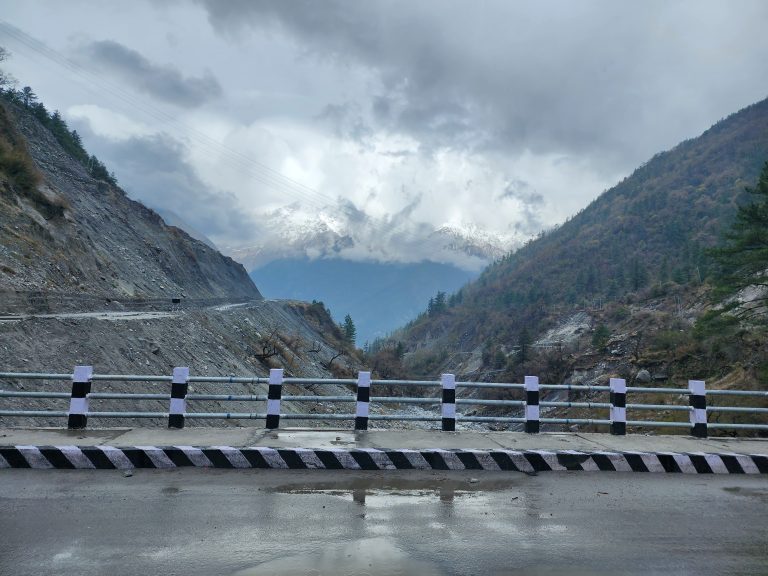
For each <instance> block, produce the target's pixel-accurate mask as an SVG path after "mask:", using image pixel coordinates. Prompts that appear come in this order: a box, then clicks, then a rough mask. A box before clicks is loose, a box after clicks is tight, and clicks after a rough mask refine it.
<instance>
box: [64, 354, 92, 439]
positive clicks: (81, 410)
mask: <svg viewBox="0 0 768 576" xmlns="http://www.w3.org/2000/svg"><path fill="white" fill-rule="evenodd" d="M92 376H93V366H75V371H74V373H73V374H72V395H71V396H70V399H69V415H68V417H67V428H69V429H71V430H82V429H83V428H85V426H86V424H87V423H88V394H90V392H91V378H92Z"/></svg>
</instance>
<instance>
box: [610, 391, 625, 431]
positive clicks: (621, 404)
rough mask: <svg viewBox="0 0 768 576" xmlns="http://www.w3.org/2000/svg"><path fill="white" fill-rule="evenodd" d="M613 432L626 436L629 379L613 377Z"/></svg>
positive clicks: (611, 416)
mask: <svg viewBox="0 0 768 576" xmlns="http://www.w3.org/2000/svg"><path fill="white" fill-rule="evenodd" d="M610 386H611V393H610V395H611V411H610V412H611V413H610V419H611V434H613V435H614V436H624V435H625V434H626V433H627V381H626V380H624V379H623V378H611V381H610Z"/></svg>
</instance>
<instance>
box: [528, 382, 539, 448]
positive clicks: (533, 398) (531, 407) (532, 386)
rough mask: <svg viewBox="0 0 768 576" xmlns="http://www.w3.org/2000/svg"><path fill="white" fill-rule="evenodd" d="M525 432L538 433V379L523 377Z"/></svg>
mask: <svg viewBox="0 0 768 576" xmlns="http://www.w3.org/2000/svg"><path fill="white" fill-rule="evenodd" d="M525 431H526V432H528V433H529V434H537V433H538V432H539V377H538V376H526V377H525Z"/></svg>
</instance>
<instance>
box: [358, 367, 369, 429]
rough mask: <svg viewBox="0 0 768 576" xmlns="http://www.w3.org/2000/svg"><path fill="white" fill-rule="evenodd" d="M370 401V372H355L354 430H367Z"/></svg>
mask: <svg viewBox="0 0 768 576" xmlns="http://www.w3.org/2000/svg"><path fill="white" fill-rule="evenodd" d="M370 401H371V373H370V372H358V373H357V409H356V410H355V430H368V404H369V403H370Z"/></svg>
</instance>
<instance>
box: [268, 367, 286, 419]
mask: <svg viewBox="0 0 768 576" xmlns="http://www.w3.org/2000/svg"><path fill="white" fill-rule="evenodd" d="M282 394H283V369H282V368H272V369H271V370H270V371H269V389H268V390H267V428H269V429H272V430H274V429H275V428H279V427H280V398H281V397H282Z"/></svg>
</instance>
